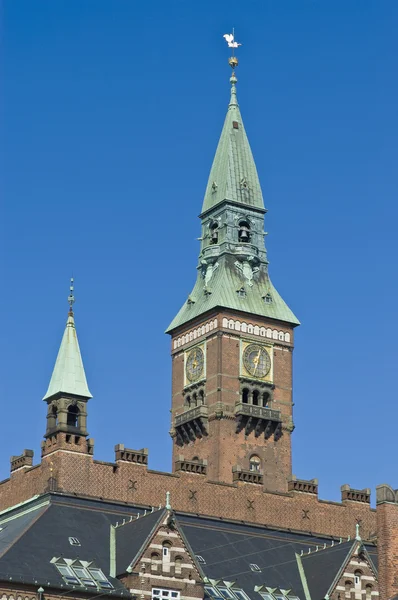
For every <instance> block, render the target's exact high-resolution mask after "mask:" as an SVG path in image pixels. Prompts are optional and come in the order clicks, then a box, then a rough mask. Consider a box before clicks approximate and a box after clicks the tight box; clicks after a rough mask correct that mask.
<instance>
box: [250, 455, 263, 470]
mask: <svg viewBox="0 0 398 600" xmlns="http://www.w3.org/2000/svg"><path fill="white" fill-rule="evenodd" d="M260 469H261V460H260V459H259V457H258V456H257V455H256V454H253V456H251V457H250V471H252V472H253V473H258V472H259V471H260Z"/></svg>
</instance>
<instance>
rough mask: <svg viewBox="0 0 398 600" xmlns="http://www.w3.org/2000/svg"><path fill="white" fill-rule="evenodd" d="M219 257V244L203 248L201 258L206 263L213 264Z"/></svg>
mask: <svg viewBox="0 0 398 600" xmlns="http://www.w3.org/2000/svg"><path fill="white" fill-rule="evenodd" d="M219 255H220V246H219V244H214V245H212V246H207V247H206V248H203V251H202V258H203V260H205V261H206V262H207V263H214V262H215V261H216V260H217V258H218V257H219Z"/></svg>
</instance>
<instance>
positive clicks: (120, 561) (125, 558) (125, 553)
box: [115, 509, 166, 575]
mask: <svg viewBox="0 0 398 600" xmlns="http://www.w3.org/2000/svg"><path fill="white" fill-rule="evenodd" d="M165 514H166V510H165V509H161V510H159V509H158V510H156V511H154V512H152V513H149V514H147V515H145V516H143V517H141V518H139V519H134V520H133V521H129V522H127V523H125V524H124V525H121V526H119V527H117V528H116V530H115V542H116V557H115V558H116V565H115V568H116V575H121V574H123V573H125V572H126V569H127V567H128V566H129V565H130V564H131V563H133V562H134V561H135V560H136V559H137V558H138V556H139V554H140V553H141V551H142V550H143V548H144V546H145V545H146V542H147V540H148V538H151V537H152V534H153V533H154V531H155V530H156V528H157V527H158V525H159V523H160V522H161V520H162V519H163V518H164V516H165Z"/></svg>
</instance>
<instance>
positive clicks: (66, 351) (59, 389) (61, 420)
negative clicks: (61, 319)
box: [42, 280, 93, 456]
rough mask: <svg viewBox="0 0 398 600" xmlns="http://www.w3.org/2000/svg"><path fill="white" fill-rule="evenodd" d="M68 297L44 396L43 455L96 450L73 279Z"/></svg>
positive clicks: (87, 452)
mask: <svg viewBox="0 0 398 600" xmlns="http://www.w3.org/2000/svg"><path fill="white" fill-rule="evenodd" d="M68 301H69V313H68V320H67V322H66V327H65V331H64V335H63V337H62V341H61V346H60V348H59V351H58V356H57V359H56V361H55V366H54V370H53V373H52V376H51V380H50V383H49V386H48V390H47V393H46V395H45V396H44V398H43V400H44V401H45V402H47V405H48V410H47V428H46V433H45V435H44V438H45V441H44V442H43V443H42V456H46V455H48V454H50V453H53V452H55V451H57V450H66V451H68V452H78V453H84V454H92V452H93V443H92V440H88V439H87V436H88V433H87V402H88V400H89V399H90V398H92V396H91V394H90V391H89V389H88V385H87V380H86V374H85V371H84V366H83V361H82V357H81V354H80V348H79V342H78V339H77V333H76V327H75V318H74V314H73V310H72V306H73V303H74V301H75V299H74V296H73V280H72V282H71V287H70V295H69V298H68Z"/></svg>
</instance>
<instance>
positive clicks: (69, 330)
mask: <svg viewBox="0 0 398 600" xmlns="http://www.w3.org/2000/svg"><path fill="white" fill-rule="evenodd" d="M58 393H64V394H72V395H74V396H83V397H84V398H92V396H91V393H90V390H89V389H88V385H87V380H86V374H85V372H84V366H83V361H82V356H81V354H80V348H79V342H78V340H77V334H76V327H75V319H74V316H73V312H72V311H70V312H69V314H68V320H67V322H66V327H65V331H64V335H63V337H62V342H61V346H60V348H59V351H58V356H57V360H56V361H55V366H54V370H53V374H52V376H51V380H50V384H49V386H48V390H47V393H46V395H45V396H44V398H43V400H47V399H48V398H51V397H52V396H54V395H56V394H58Z"/></svg>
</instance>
